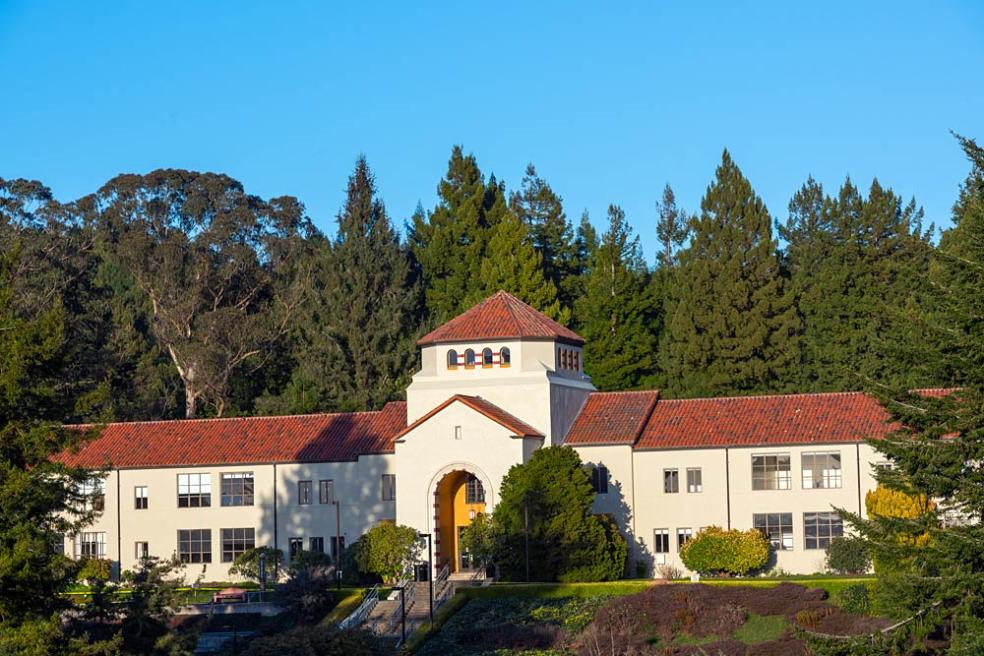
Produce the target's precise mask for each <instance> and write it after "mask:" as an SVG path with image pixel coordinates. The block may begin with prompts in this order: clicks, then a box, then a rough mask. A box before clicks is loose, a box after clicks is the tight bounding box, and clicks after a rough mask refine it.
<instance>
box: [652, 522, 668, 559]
mask: <svg viewBox="0 0 984 656" xmlns="http://www.w3.org/2000/svg"><path fill="white" fill-rule="evenodd" d="M660 543H662V544H660ZM661 547H662V548H661ZM653 553H654V554H668V553H670V529H668V528H654V529H653Z"/></svg>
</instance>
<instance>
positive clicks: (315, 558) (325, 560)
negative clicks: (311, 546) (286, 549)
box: [287, 551, 335, 576]
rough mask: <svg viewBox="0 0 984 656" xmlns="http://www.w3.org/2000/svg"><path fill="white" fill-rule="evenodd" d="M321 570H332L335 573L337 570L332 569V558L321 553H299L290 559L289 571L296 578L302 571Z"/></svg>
mask: <svg viewBox="0 0 984 656" xmlns="http://www.w3.org/2000/svg"><path fill="white" fill-rule="evenodd" d="M319 568H321V569H324V568H331V570H332V571H333V572H334V569H335V568H334V567H332V562H331V556H329V555H328V554H323V553H321V552H320V551H299V552H297V554H296V555H295V556H294V557H293V558H291V559H290V565H289V566H288V568H287V571H288V573H289V574H290V575H291V576H294V575H295V574H297V573H298V572H300V571H302V570H306V569H319Z"/></svg>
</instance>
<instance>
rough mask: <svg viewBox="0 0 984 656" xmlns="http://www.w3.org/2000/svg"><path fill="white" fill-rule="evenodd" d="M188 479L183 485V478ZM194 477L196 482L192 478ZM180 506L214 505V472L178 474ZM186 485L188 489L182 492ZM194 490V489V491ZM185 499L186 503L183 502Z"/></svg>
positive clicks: (201, 506)
mask: <svg viewBox="0 0 984 656" xmlns="http://www.w3.org/2000/svg"><path fill="white" fill-rule="evenodd" d="M182 477H185V478H186V479H187V481H186V482H185V483H184V485H182V483H181V479H182ZM193 479H194V481H195V482H194V483H193V482H192V480H193ZM177 482H178V508H211V507H212V473H211V472H206V473H201V472H194V473H186V474H177ZM182 487H184V488H185V489H186V490H187V491H186V492H182V491H181V489H182ZM193 490H194V491H193ZM182 501H184V502H185V503H183V504H182V503H181V502H182Z"/></svg>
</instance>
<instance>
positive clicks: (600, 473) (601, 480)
mask: <svg viewBox="0 0 984 656" xmlns="http://www.w3.org/2000/svg"><path fill="white" fill-rule="evenodd" d="M609 476H610V472H609V471H608V467H606V466H605V465H592V466H591V487H592V489H594V493H595V494H608V479H609Z"/></svg>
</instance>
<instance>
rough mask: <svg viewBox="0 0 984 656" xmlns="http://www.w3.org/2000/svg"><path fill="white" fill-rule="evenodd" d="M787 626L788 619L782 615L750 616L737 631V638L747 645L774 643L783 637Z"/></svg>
mask: <svg viewBox="0 0 984 656" xmlns="http://www.w3.org/2000/svg"><path fill="white" fill-rule="evenodd" d="M786 626H787V624H786V618H785V617H783V616H782V615H749V616H748V619H747V620H745V623H744V624H742V625H741V626H739V627H738V630H737V631H735V638H737V639H738V640H740V641H741V642H743V643H745V644H746V645H758V644H761V643H763V642H772V641H773V640H778V639H779V638H781V637H782V634H783V633H785V632H786Z"/></svg>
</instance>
